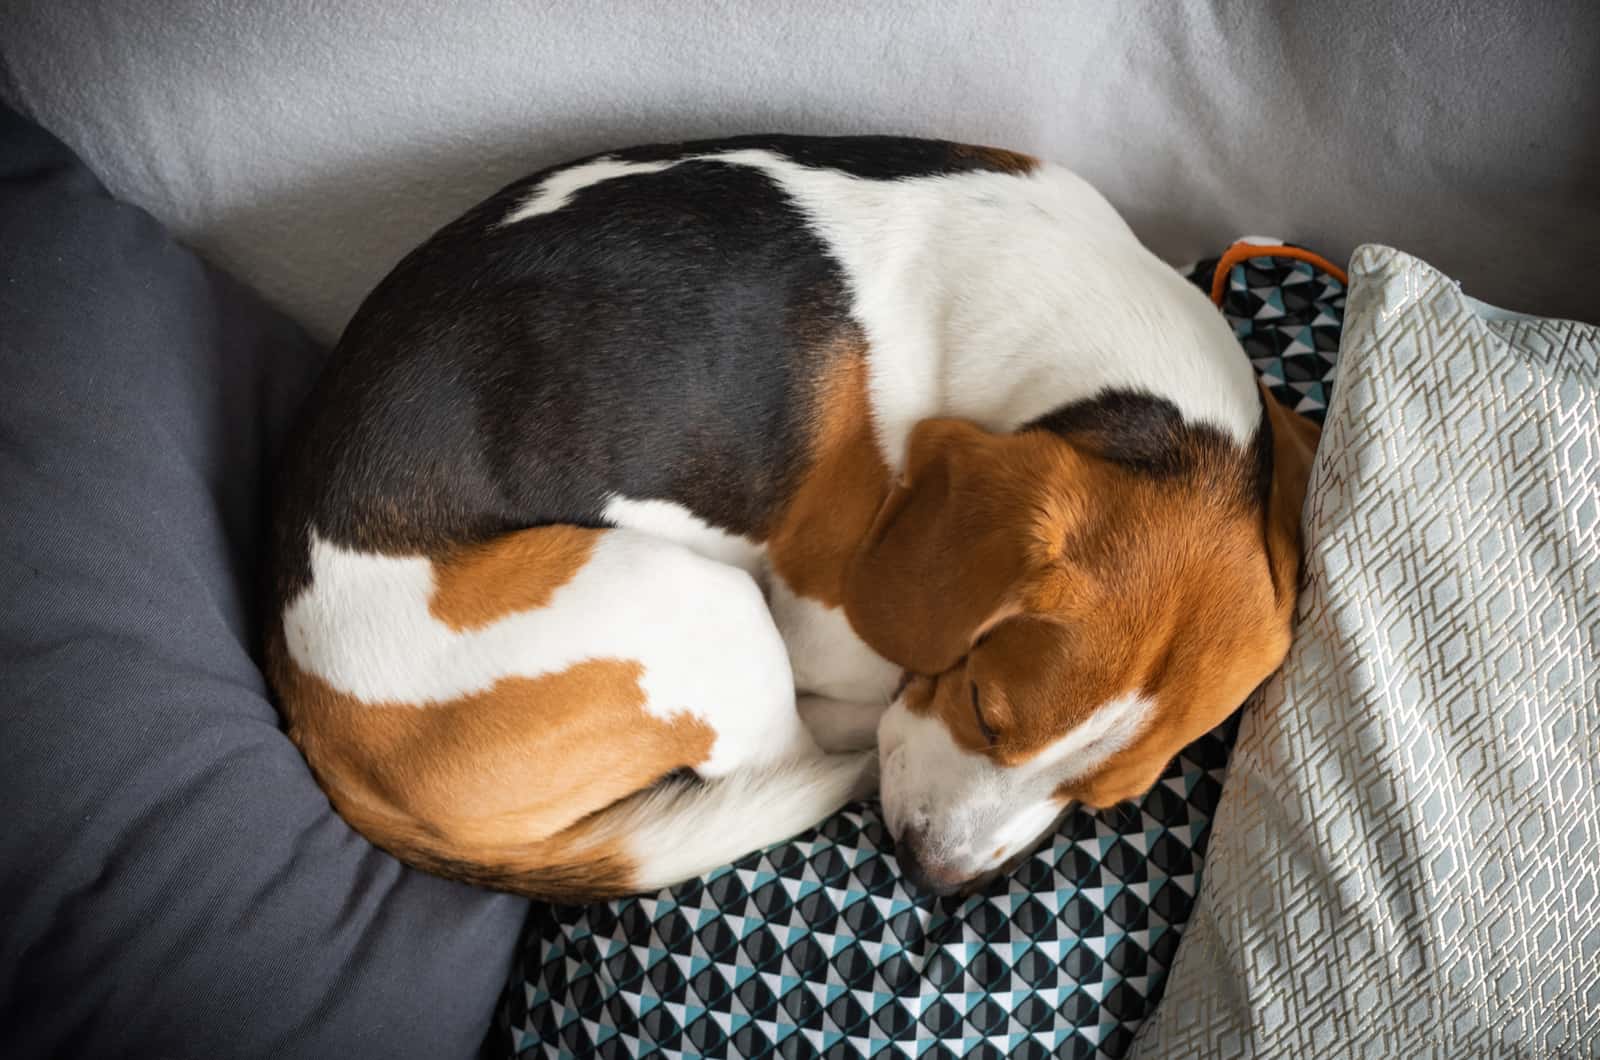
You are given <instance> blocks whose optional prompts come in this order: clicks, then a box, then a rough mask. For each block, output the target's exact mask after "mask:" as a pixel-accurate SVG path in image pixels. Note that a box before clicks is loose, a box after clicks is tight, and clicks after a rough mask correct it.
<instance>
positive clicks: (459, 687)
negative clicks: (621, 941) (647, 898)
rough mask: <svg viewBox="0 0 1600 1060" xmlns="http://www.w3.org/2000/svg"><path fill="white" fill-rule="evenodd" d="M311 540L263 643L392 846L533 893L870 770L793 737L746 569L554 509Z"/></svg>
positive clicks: (820, 804) (775, 657)
mask: <svg viewBox="0 0 1600 1060" xmlns="http://www.w3.org/2000/svg"><path fill="white" fill-rule="evenodd" d="M310 552H311V555H310V562H309V566H310V570H311V580H310V584H309V585H308V586H307V587H306V588H305V589H304V590H303V591H301V592H300V593H298V594H297V595H296V597H295V598H294V599H292V600H291V601H290V602H289V605H288V607H287V608H286V609H285V611H284V613H283V616H282V627H281V631H280V639H279V649H280V650H278V651H276V652H274V653H273V654H274V655H275V660H274V665H273V669H274V677H275V682H276V684H277V685H278V687H279V691H280V695H281V696H282V699H283V702H284V708H285V714H286V716H287V717H288V719H289V721H290V731H291V735H293V736H294V738H295V739H296V740H297V741H298V742H299V743H300V746H301V747H302V749H303V750H304V751H305V753H306V757H307V759H308V760H309V761H310V762H311V764H312V766H313V767H314V769H315V770H316V771H317V774H318V777H319V779H320V780H321V781H322V783H323V786H324V788H325V789H326V790H327V791H328V792H329V795H330V797H331V798H332V799H333V801H334V803H335V805H336V807H337V808H338V809H339V810H340V812H341V813H343V814H344V815H345V816H346V818H347V819H348V820H350V821H351V822H352V823H354V824H355V825H356V826H357V828H358V829H360V830H361V831H363V832H364V833H365V834H367V835H368V836H369V838H372V839H373V840H374V841H375V842H377V843H379V844H380V845H382V846H384V847H386V848H388V849H390V850H391V851H393V852H394V853H396V854H397V855H398V856H400V857H401V858H402V859H403V860H408V861H411V862H412V863H414V864H418V865H421V866H423V867H426V868H430V869H433V870H435V871H441V872H445V873H447V874H451V875H455V876H459V877H464V878H467V879H469V880H474V881H476V882H480V883H485V884H488V885H490V886H495V887H501V888H505V889H509V890H516V891H520V892H522V893H526V894H532V895H536V896H539V897H545V898H562V899H567V900H574V899H579V898H593V897H600V896H604V895H612V894H619V893H628V892H632V891H638V890H646V889H653V888H657V887H660V886H664V885H666V884H669V883H673V882H676V881H678V880H680V879H683V878H686V877H688V876H691V875H695V874H697V873H701V872H704V871H706V870H708V869H711V868H714V867H716V866H717V865H720V864H724V863H726V862H727V861H729V860H731V859H733V858H735V857H738V856H739V855H741V854H743V853H746V852H748V851H750V850H753V849H757V848H759V847H762V846H765V845H768V844H770V843H773V842H776V841H778V840H780V839H783V838H785V837H786V836H788V835H791V834H793V833H794V832H797V831H799V830H801V829H804V828H806V827H808V826H810V825H812V824H815V823H817V822H818V821H819V820H821V819H822V818H823V817H825V816H826V815H827V814H828V813H830V812H832V811H833V810H834V809H836V808H838V807H839V806H840V805H841V804H842V803H844V802H845V801H846V799H847V798H849V797H850V796H851V795H852V794H853V793H854V792H856V791H857V790H858V789H859V786H860V785H861V783H862V780H863V777H864V776H866V775H868V774H870V771H871V768H872V761H871V756H870V755H827V754H824V753H823V752H822V750H821V749H820V748H818V746H817V745H816V743H815V741H813V740H812V738H811V736H810V735H809V734H808V732H807V731H806V728H805V726H804V724H803V723H802V722H801V720H800V718H799V715H798V714H797V713H796V711H795V707H794V689H793V684H792V676H791V672H790V668H789V661H788V656H787V653H786V652H785V649H784V645H783V641H782V639H781V638H780V636H779V635H778V632H777V629H776V628H775V627H774V625H773V623H772V620H771V617H770V615H769V614H768V612H767V609H766V605H765V601H764V600H763V597H762V594H761V592H760V590H759V589H758V587H757V586H756V584H755V582H754V580H753V579H752V578H751V576H750V575H749V574H748V573H746V572H745V571H743V570H740V569H737V568H734V567H730V566H727V565H725V564H722V563H718V562H715V561H713V560H710V559H707V558H705V557H703V556H700V555H697V554H695V553H693V552H691V551H689V550H688V549H686V548H684V547H682V546H680V545H677V544H673V543H671V542H668V541H664V540H661V539H659V538H655V537H651V536H648V535H645V534H640V533H637V532H633V531H628V530H586V529H580V528H576V527H560V526H552V527H540V528H535V529H530V530H523V531H518V532H516V533H512V534H508V535H505V536H503V537H500V538H495V539H493V540H490V541H488V542H485V543H483V544H481V545H477V546H473V547H471V548H466V549H461V550H458V551H456V552H453V553H451V554H448V555H440V556H432V557H428V556H394V555H382V554H376V553H367V552H356V551H350V550H346V549H343V548H340V547H339V546H337V545H334V544H332V543H329V542H327V541H322V540H320V539H313V541H312V543H311V548H310ZM685 772H690V773H693V774H694V779H691V780H689V781H688V782H685V781H683V780H682V779H678V778H681V776H682V775H683V774H684V773H685ZM668 778H674V779H668ZM663 781H665V783H663Z"/></svg>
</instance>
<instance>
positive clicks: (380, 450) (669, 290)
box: [272, 136, 1014, 608]
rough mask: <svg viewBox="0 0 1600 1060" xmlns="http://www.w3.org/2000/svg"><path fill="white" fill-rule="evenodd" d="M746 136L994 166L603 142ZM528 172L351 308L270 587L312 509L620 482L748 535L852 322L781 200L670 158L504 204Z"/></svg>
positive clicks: (463, 512) (783, 489)
mask: <svg viewBox="0 0 1600 1060" xmlns="http://www.w3.org/2000/svg"><path fill="white" fill-rule="evenodd" d="M750 148H760V149H766V150H770V151H776V152H779V153H781V154H783V155H785V156H787V157H789V158H791V159H793V160H794V161H796V162H799V163H801V164H803V165H808V166H825V167H828V168H833V169H838V170H841V171H843V172H846V173H850V174H852V175H854V176H857V177H862V178H869V179H883V180H892V179H903V178H908V177H916V176H927V175H930V174H937V173H945V172H958V171H962V170H970V169H978V168H995V169H1007V167H1008V157H1007V156H1005V155H1004V153H1003V152H990V151H986V150H979V149H971V148H963V147H961V146H960V145H955V144H950V143H946V142H943V141H934V140H911V139H900V138H893V137H835V138H808V137H792V136H750V137H739V138H734V139H729V140H715V141H698V142H693V143H686V144H676V145H655V146H646V147H637V148H630V149H627V150H622V151H616V152H610V153H609V156H610V157H615V158H621V159H629V160H637V161H650V160H659V159H668V158H674V157H681V156H684V155H694V154H703V153H707V152H712V151H727V150H739V149H750ZM1010 161H1012V162H1014V158H1011V159H1010ZM577 164H580V163H578V162H574V163H569V165H577ZM558 168H566V167H558ZM550 172H553V171H545V172H544V173H541V174H536V175H535V176H533V177H530V178H528V179H527V180H524V181H519V182H518V183H517V184H514V185H511V186H510V187H508V188H506V189H504V190H502V191H501V192H500V193H499V194H497V195H495V196H494V197H492V198H491V199H489V200H487V201H486V202H484V203H482V204H480V205H479V206H477V207H475V208H474V209H472V210H471V211H469V212H468V213H467V214H466V215H465V216H463V217H462V218H460V219H459V220H457V221H455V222H453V223H452V224H450V225H448V226H446V227H445V228H444V229H442V230H441V231H440V232H438V233H437V234H436V235H435V236H434V237H433V238H431V239H430V240H428V241H427V242H426V243H424V244H423V245H422V246H420V247H418V248H417V249H416V250H414V251H413V252H412V253H411V254H409V255H408V256H407V257H406V258H405V259H404V260H403V261H402V262H401V263H400V264H399V265H398V266H397V267H396V268H395V270H394V271H393V272H392V273H390V274H389V276H388V277H386V278H385V279H384V280H383V282H382V283H380V284H379V285H378V287H377V288H376V289H375V290H374V291H373V292H372V294H371V295H369V296H368V298H367V299H366V301H365V302H364V303H363V304H362V306H361V308H360V310H359V311H358V312H357V313H356V316H355V318H354V319H353V320H352V321H351V323H350V325H349V327H348V328H347V329H346V331H345V334H344V336H343V338H342V339H341V341H340V343H339V345H338V348H337V349H336V350H335V352H334V354H333V355H332V357H331V358H330V361H329V363H328V366H327V368H326V370H325V371H324V374H323V376H322V378H321V379H320V381H319V382H318V384H317V387H316V390H315V392H314V394H313V396H312V398H311V400H310V402H309V404H308V407H307V408H306V410H305V411H304V413H303V415H302V418H301V423H300V427H299V429H298V431H297V432H296V437H295V440H294V442H293V443H292V445H291V447H290V451H289V452H288V453H287V455H286V458H285V461H284V463H283V465H282V468H281V473H280V476H279V479H278V482H279V490H278V495H279V508H278V518H277V521H276V523H275V527H274V535H273V540H274V550H273V552H274V563H275V577H274V589H275V591H274V593H273V594H272V595H273V596H274V598H275V600H276V602H275V604H274V605H273V606H274V608H277V607H281V606H282V603H283V601H284V600H286V599H287V598H288V597H289V596H290V595H292V594H293V593H294V592H295V591H297V590H298V589H299V588H300V587H301V586H303V585H304V583H305V580H306V578H307V577H309V569H308V558H307V555H306V548H305V542H306V538H307V531H308V529H309V528H311V527H313V526H314V527H315V528H316V530H317V531H318V532H319V533H320V534H321V535H322V536H324V537H325V538H328V539H329V540H332V541H334V542H337V543H339V544H342V545H344V546H346V547H352V548H359V549H363V550H373V551H380V552H437V551H439V550H440V549H443V548H448V547H450V546H452V545H456V544H461V543H466V542H472V541H478V540H482V539H485V538H487V537H491V536H494V535H497V534H500V533H505V532H507V531H510V530H513V529H518V528H522V527H528V526H537V525H544V524H551V523H569V524H577V525H588V526H594V525H600V524H601V523H602V522H603V514H602V513H603V511H604V507H605V504H606V502H607V500H608V499H609V497H610V496H611V495H613V494H621V495H623V496H626V497H630V498H636V499H663V500H670V501H675V502H677V503H679V504H681V505H683V506H684V507H686V508H687V509H689V510H690V511H692V512H694V513H695V514H696V515H698V516H699V517H700V518H702V519H704V520H706V521H707V522H708V523H710V524H711V525H713V526H716V527H719V528H721V529H724V530H727V531H730V532H732V533H736V534H745V535H755V536H759V535H760V534H761V532H762V530H763V527H764V526H765V525H766V523H767V521H768V520H769V519H770V518H771V517H772V516H773V515H774V514H775V513H776V512H777V511H778V510H779V509H780V508H781V505H782V503H783V502H784V500H785V499H786V498H787V496H788V494H789V492H790V491H791V490H792V489H793V488H794V486H795V484H796V482H797V481H798V478H799V475H800V474H801V473H802V472H803V470H804V469H803V467H802V461H803V460H804V456H805V450H806V443H807V438H806V437H805V434H806V425H807V424H808V423H809V422H811V421H812V411H813V410H812V409H811V408H810V407H809V406H810V403H811V402H812V401H813V400H814V398H813V395H814V393H815V387H814V385H813V382H814V380H815V378H816V377H817V375H818V373H819V372H822V371H824V370H825V369H826V368H827V364H826V363H825V360H826V358H827V357H828V356H829V351H830V350H833V349H836V348H838V347H839V346H840V345H841V342H840V341H839V340H841V339H844V338H849V337H851V336H855V335H857V334H858V329H857V325H856V323H855V321H854V320H853V319H852V317H851V315H850V308H851V307H850V296H849V292H848V290H847V287H846V283H845V278H844V275H843V273H842V271H841V269H840V267H839V265H838V263H837V262H836V261H834V260H833V258H832V257H831V256H830V255H829V253H828V250H827V248H826V246H825V245H824V244H823V243H822V242H821V241H820V240H819V239H818V238H817V237H816V236H815V235H814V234H813V233H812V231H811V229H810V228H809V226H808V225H807V222H806V219H805V218H804V217H803V216H802V214H801V213H800V211H799V209H798V208H797V207H796V206H795V205H794V203H793V202H792V201H791V200H790V199H789V198H788V197H787V195H786V194H785V193H784V192H783V191H782V190H781V188H780V187H779V186H778V185H777V184H776V183H774V182H773V181H772V180H771V179H770V178H769V177H767V176H766V175H765V174H763V173H762V172H760V171H759V170H757V169H755V168H753V167H749V166H744V165H737V164H730V163H720V162H715V161H687V162H683V163H681V164H679V165H676V166H673V167H671V168H670V169H666V170H662V171H660V172H656V173H649V174H635V175H630V176H628V177H626V178H623V179H614V180H606V181H600V182H598V183H595V184H592V185H590V186H587V187H585V188H583V189H581V190H579V191H578V192H576V193H575V194H573V195H572V196H571V199H570V201H569V202H568V203H567V204H566V205H564V206H562V207H561V208H560V209H558V210H555V211H553V212H550V213H546V214H541V215H538V216H534V217H531V218H528V219H526V220H522V221H518V222H516V223H514V224H510V225H502V224H501V222H502V221H503V220H504V218H505V217H506V216H507V215H508V214H509V213H510V212H511V211H512V210H513V209H514V208H515V206H516V205H517V204H518V203H519V202H520V201H521V200H522V199H523V198H524V197H525V196H526V194H527V193H528V192H529V190H530V189H531V187H532V186H533V185H534V184H536V183H537V182H538V181H539V180H542V179H543V178H544V177H545V176H548V175H549V173H550Z"/></svg>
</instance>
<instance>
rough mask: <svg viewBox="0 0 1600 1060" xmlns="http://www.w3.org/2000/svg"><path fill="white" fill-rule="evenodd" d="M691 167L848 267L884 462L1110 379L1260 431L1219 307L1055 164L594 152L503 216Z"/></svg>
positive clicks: (1026, 414)
mask: <svg viewBox="0 0 1600 1060" xmlns="http://www.w3.org/2000/svg"><path fill="white" fill-rule="evenodd" d="M691 160H694V161H720V162H725V163H729V164H734V165H747V166H751V167H753V168H756V169H759V170H761V171H762V172H764V173H766V174H767V175H768V176H770V177H771V178H772V179H773V180H774V181H776V182H777V183H778V184H779V185H780V186H781V187H782V188H783V189H784V190H785V191H786V192H787V193H788V194H789V195H790V196H791V198H793V199H794V200H795V202H796V203H797V204H798V205H799V206H800V208H801V209H802V210H803V211H804V213H805V214H806V216H807V217H808V218H809V220H810V222H811V225H812V226H813V228H814V230H815V231H816V232H817V234H818V235H819V237H821V238H822V240H823V241H824V242H825V243H826V244H827V246H828V248H829V251H830V253H831V254H832V256H833V257H834V258H835V259H836V260H837V261H839V262H840V263H841V265H842V266H843V268H844V270H845V273H846V274H847V278H848V280H849V283H850V289H851V294H852V298H853V311H854V314H855V316H856V318H857V320H858V322H859V323H860V324H861V326H862V329H863V330H864V331H865V332H866V335H867V339H868V341H869V343H870V348H871V355H870V357H869V358H868V378H869V382H868V388H869V391H870V394H871V400H872V412H873V424H874V428H875V430H876V432H877V437H878V441H879V444H880V446H881V447H882V450H883V454H884V458H885V459H886V460H887V461H888V463H889V464H890V466H891V467H892V468H894V469H896V470H898V469H899V468H901V467H903V466H904V457H905V442H906V439H907V437H908V436H909V435H910V432H911V429H912V427H913V426H915V425H916V423H917V422H918V421H919V420H923V419H926V418H928V417H931V416H960V417H964V418H966V419H970V420H974V421H976V422H978V423H980V424H982V425H984V426H985V427H988V428H990V429H991V430H1012V429H1015V428H1016V427H1018V426H1020V425H1021V424H1024V423H1027V422H1029V421H1030V420H1033V419H1036V418H1038V417H1039V416H1041V415H1043V414H1044V413H1046V412H1049V411H1050V410H1051V409H1055V408H1059V407H1060V406H1062V405H1064V404H1068V403H1070V402H1073V401H1077V400H1081V399H1086V398H1092V397H1094V396H1095V395H1096V394H1098V393H1099V392H1100V391H1102V390H1105V389H1108V388H1120V389H1131V390H1143V391H1147V392H1149V393H1151V394H1154V395H1156V396H1157V397H1161V398H1165V399H1167V400H1168V401H1171V402H1172V403H1173V404H1174V405H1176V406H1177V408H1178V410H1179V412H1181V413H1182V414H1183V415H1184V417H1185V418H1186V419H1187V420H1189V421H1190V422H1193V423H1206V424H1210V425H1212V426H1214V427H1216V428H1218V429H1220V430H1222V431H1223V432H1224V433H1225V434H1227V435H1229V436H1230V437H1231V438H1233V440H1234V441H1236V442H1238V443H1240V444H1241V445H1243V444H1246V443H1248V442H1249V440H1250V438H1251V437H1252V436H1253V434H1254V433H1255V429H1256V426H1257V424H1258V423H1259V421H1260V418H1261V405H1260V395H1259V392H1258V391H1257V389H1256V384H1255V377H1254V375H1253V372H1252V369H1251V368H1250V365H1249V362H1248V361H1247V360H1246V359H1245V358H1244V357H1242V356H1240V353H1239V344H1238V341H1237V340H1236V339H1235V338H1234V336H1233V333H1232V331H1231V329H1230V328H1229V327H1228V325H1227V323H1226V322H1225V321H1224V320H1223V317H1222V314H1220V313H1218V312H1217V311H1216V309H1215V308H1214V307H1213V306H1212V305H1211V304H1210V302H1209V301H1207V299H1206V297H1205V296H1204V295H1203V294H1201V293H1200V292H1199V291H1198V290H1197V289H1195V288H1194V287H1193V286H1192V285H1191V284H1190V283H1189V282H1188V281H1186V280H1184V279H1183V278H1182V277H1181V276H1179V275H1178V273H1177V272H1176V271H1175V270H1174V269H1172V268H1171V267H1170V266H1168V265H1166V264H1165V263H1163V262H1162V261H1161V260H1160V259H1159V258H1157V257H1156V256H1155V255H1154V254H1152V253H1150V252H1149V251H1148V250H1147V249H1145V247H1144V246H1143V245H1142V244H1140V243H1139V241H1138V240H1137V238H1136V237H1135V236H1134V235H1133V233H1132V231H1131V230H1130V229H1129V228H1128V226H1127V224H1126V223H1125V222H1124V221H1123V220H1122V218H1121V217H1120V216H1119V215H1118V214H1117V212H1116V210H1115V209H1113V208H1112V206H1111V204H1110V203H1108V202H1107V201H1106V200H1105V198H1104V197H1103V196H1101V195H1100V193H1099V192H1098V191H1096V190H1095V189H1094V188H1093V187H1092V186H1091V185H1090V184H1088V183H1087V182H1086V181H1084V180H1083V179H1081V178H1080V177H1078V176H1077V175H1076V174H1074V173H1072V172H1071V171H1070V170H1067V169H1064V168H1062V167H1060V166H1054V165H1048V164H1044V165H1041V166H1040V167H1039V168H1038V169H1037V170H1036V171H1034V172H1033V173H1032V174H1028V175H1023V176H1018V175H1014V174H1009V173H995V172H984V171H973V172H965V173H955V174H947V175H940V176H931V177H922V178H916V179H911V180H896V181H884V180H869V179H863V178H858V177H852V176H850V175H849V174H847V173H842V172H840V171H838V170H831V169H822V168H812V167H809V166H803V165H800V164H798V163H796V162H793V161H791V160H789V159H787V158H784V157H783V156H781V155H778V154H775V153H773V152H771V151H764V150H756V149H743V150H735V151H725V152H720V153H708V154H700V155H693V156H685V157H684V158H681V159H677V160H675V161H672V162H617V161H615V160H601V161H597V162H590V163H586V164H584V165H581V166H577V167H574V168H573V169H571V170H563V171H560V172H558V173H555V174H552V175H551V176H550V177H549V178H547V179H546V180H545V182H544V183H543V184H542V185H541V186H540V188H539V189H538V190H537V191H535V192H534V193H533V195H532V196H530V198H529V199H528V200H526V201H525V202H524V203H523V205H521V206H519V207H518V208H517V209H516V210H515V211H513V212H512V214H511V215H510V216H508V218H507V223H510V222H512V221H513V220H516V219H520V218H523V217H528V216H533V215H535V214H538V213H547V212H549V211H550V210H552V209H558V208H559V207H560V205H561V204H562V203H564V202H565V201H567V200H568V199H569V198H570V195H571V193H572V192H573V191H574V190H576V189H577V188H579V187H582V186H585V185H587V184H592V183H595V182H598V181H600V180H615V179H618V178H620V177H624V176H631V175H637V174H643V173H654V172H659V171H660V170H663V169H666V168H669V167H670V166H672V165H676V164H678V163H679V162H686V161H691Z"/></svg>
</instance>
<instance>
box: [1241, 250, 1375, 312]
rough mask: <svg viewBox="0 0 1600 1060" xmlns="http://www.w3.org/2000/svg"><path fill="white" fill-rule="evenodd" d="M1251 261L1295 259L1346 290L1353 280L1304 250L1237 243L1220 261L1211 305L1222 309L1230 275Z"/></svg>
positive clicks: (1330, 263)
mask: <svg viewBox="0 0 1600 1060" xmlns="http://www.w3.org/2000/svg"><path fill="white" fill-rule="evenodd" d="M1251 258H1293V259H1294V260H1295V261H1304V262H1308V263H1309V264H1311V265H1315V266H1316V267H1317V268H1319V269H1321V270H1322V271H1323V272H1325V273H1327V274H1328V275H1330V276H1332V277H1334V278H1335V279H1337V280H1338V281H1339V282H1340V283H1342V284H1344V285H1345V286H1349V284H1350V278H1349V277H1348V276H1346V275H1345V272H1344V270H1343V269H1341V268H1339V266H1337V265H1335V264H1334V263H1333V262H1331V261H1329V260H1328V259H1327V258H1325V257H1323V256H1322V255H1321V254H1313V253H1312V252H1311V251H1309V250H1305V249H1303V248H1301V247H1290V246H1284V245H1283V244H1282V243H1278V244H1272V243H1245V242H1243V241H1241V242H1238V243H1235V244H1234V245H1233V246H1231V247H1229V248H1228V249H1227V250H1225V251H1223V252H1222V257H1220V258H1218V259H1217V271H1216V272H1215V273H1213V274H1212V277H1211V301H1212V302H1213V303H1214V304H1215V305H1218V306H1220V305H1222V296H1223V294H1224V293H1225V292H1226V291H1227V290H1228V275H1229V274H1230V273H1232V272H1233V267H1234V266H1235V265H1237V264H1239V263H1240V262H1241V261H1248V260H1249V259H1251Z"/></svg>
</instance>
